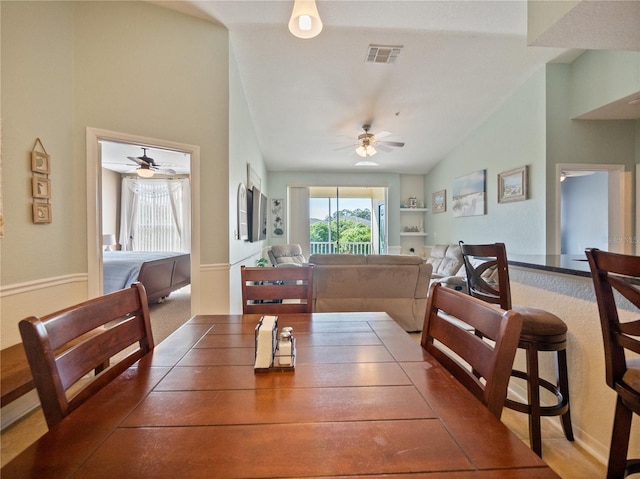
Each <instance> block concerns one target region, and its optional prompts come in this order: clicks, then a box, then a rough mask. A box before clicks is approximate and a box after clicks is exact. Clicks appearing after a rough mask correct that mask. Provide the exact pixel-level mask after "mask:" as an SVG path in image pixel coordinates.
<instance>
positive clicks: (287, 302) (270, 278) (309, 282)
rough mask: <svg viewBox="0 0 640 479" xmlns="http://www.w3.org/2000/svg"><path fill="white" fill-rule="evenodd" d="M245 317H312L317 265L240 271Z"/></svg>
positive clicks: (244, 268)
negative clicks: (307, 314) (302, 314)
mask: <svg viewBox="0 0 640 479" xmlns="http://www.w3.org/2000/svg"><path fill="white" fill-rule="evenodd" d="M240 276H241V281H242V312H243V313H245V314H249V313H259V314H278V313H282V314H284V313H311V312H312V311H313V265H305V266H289V267H280V268H251V267H246V266H241V267H240Z"/></svg>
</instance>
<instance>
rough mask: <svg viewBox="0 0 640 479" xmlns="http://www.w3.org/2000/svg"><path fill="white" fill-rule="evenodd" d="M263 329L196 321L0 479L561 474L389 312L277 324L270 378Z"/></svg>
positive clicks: (244, 318) (246, 323)
mask: <svg viewBox="0 0 640 479" xmlns="http://www.w3.org/2000/svg"><path fill="white" fill-rule="evenodd" d="M259 319H260V316H259V315H197V316H194V317H193V318H191V319H190V320H189V321H188V322H187V323H185V324H184V325H183V326H181V327H180V328H179V329H178V330H176V332H174V333H173V334H172V335H171V336H169V337H168V338H167V339H166V340H165V341H163V342H162V343H161V344H159V345H158V346H156V348H155V350H154V351H153V352H151V353H149V354H148V355H147V356H146V357H144V358H143V359H141V360H140V361H139V363H138V364H137V365H136V366H134V367H132V368H130V369H129V370H127V371H126V372H125V373H123V374H122V375H120V376H119V377H118V378H116V379H115V380H114V381H113V382H111V383H110V384H109V385H108V386H106V387H105V388H104V389H103V390H101V391H100V392H99V393H98V394H97V395H95V396H94V397H92V398H91V399H90V400H89V401H88V402H86V403H85V404H83V405H82V406H81V407H80V408H78V409H77V410H76V411H74V412H73V413H71V414H70V415H69V416H68V417H67V418H65V419H64V420H63V421H62V422H61V423H59V424H58V425H57V426H56V427H54V428H53V429H51V430H49V431H48V432H47V433H46V434H45V435H44V436H42V437H41V438H40V439H39V440H38V441H36V442H35V443H34V444H33V445H31V446H30V447H29V448H28V449H26V450H25V451H23V452H22V453H21V454H20V455H18V456H17V457H16V458H15V459H14V460H12V461H11V462H9V463H8V464H7V465H6V466H5V467H3V468H2V470H1V471H0V475H1V477H2V478H5V477H6V478H13V479H18V478H27V477H29V478H34V477H37V478H48V479H53V478H63V477H73V478H78V479H81V478H92V479H95V478H110V479H114V478H115V479H123V478H129V477H131V478H134V477H135V478H145V477H151V478H207V479H210V478H276V477H345V476H348V477H371V476H373V477H376V476H385V477H401V476H402V477H406V475H411V477H412V478H421V477H423V478H431V479H436V478H437V479H444V478H486V479H488V478H510V479H516V478H557V477H559V476H557V475H556V474H555V473H554V472H553V470H552V469H550V468H549V467H548V466H547V465H546V464H545V463H544V462H543V461H542V459H540V458H539V457H538V456H537V455H535V454H534V453H533V452H532V451H531V450H530V449H529V448H528V447H527V446H526V444H524V443H523V442H522V441H521V440H520V439H519V438H518V437H517V436H516V435H514V434H513V433H512V432H511V431H510V430H509V429H508V428H507V427H506V426H505V425H504V424H502V423H501V422H500V421H499V420H498V419H497V418H496V417H495V416H493V415H492V414H490V413H489V411H488V410H487V409H486V408H485V407H484V406H483V405H482V404H481V403H480V402H479V401H478V400H477V399H476V398H475V397H473V396H472V395H471V394H470V393H469V392H468V391H467V390H466V389H465V388H464V387H463V386H462V385H461V384H460V383H458V382H457V381H456V380H455V379H454V378H453V377H452V376H451V375H450V374H449V373H448V372H447V371H446V370H445V369H444V368H443V367H442V366H441V365H440V364H439V363H438V362H437V361H436V360H435V359H433V358H432V357H431V356H429V354H428V353H426V352H425V351H424V350H423V349H422V348H421V347H420V345H419V344H418V343H417V342H416V341H415V339H414V338H412V337H411V336H410V335H409V334H407V333H406V332H405V331H404V330H403V329H402V328H400V327H399V326H398V325H397V324H396V323H395V322H394V321H393V320H392V319H391V318H390V317H389V316H388V315H387V314H386V313H313V314H289V315H279V317H278V327H280V328H281V327H284V326H291V327H293V336H294V337H295V339H296V356H295V368H294V369H293V370H287V371H268V372H255V371H254V359H255V335H254V330H255V327H256V324H257V322H258V321H259Z"/></svg>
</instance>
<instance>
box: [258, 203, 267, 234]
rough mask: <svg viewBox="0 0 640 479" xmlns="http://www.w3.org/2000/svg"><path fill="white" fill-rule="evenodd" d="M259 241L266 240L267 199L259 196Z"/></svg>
mask: <svg viewBox="0 0 640 479" xmlns="http://www.w3.org/2000/svg"><path fill="white" fill-rule="evenodd" d="M259 237H260V239H261V240H264V239H267V197H266V196H265V195H264V194H262V193H261V194H260V235H259Z"/></svg>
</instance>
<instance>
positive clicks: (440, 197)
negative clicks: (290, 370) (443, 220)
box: [431, 190, 447, 213]
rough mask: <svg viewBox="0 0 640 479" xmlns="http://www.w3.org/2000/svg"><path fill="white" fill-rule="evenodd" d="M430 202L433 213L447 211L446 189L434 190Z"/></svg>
mask: <svg viewBox="0 0 640 479" xmlns="http://www.w3.org/2000/svg"><path fill="white" fill-rule="evenodd" d="M431 204H432V209H433V212H434V213H444V212H445V211H447V190H440V191H436V192H435V193H433V194H432V195H431Z"/></svg>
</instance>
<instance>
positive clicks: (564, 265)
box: [508, 254, 591, 277]
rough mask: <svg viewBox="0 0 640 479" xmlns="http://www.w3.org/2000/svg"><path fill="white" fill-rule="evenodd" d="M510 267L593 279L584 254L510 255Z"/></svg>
mask: <svg viewBox="0 0 640 479" xmlns="http://www.w3.org/2000/svg"><path fill="white" fill-rule="evenodd" d="M508 263H509V265H510V266H519V267H522V268H531V269H538V270H542V271H551V272H554V273H563V274H571V275H574V276H585V277H591V272H590V270H589V263H588V262H587V257H586V256H585V255H584V254H546V255H545V254H514V255H509V260H508Z"/></svg>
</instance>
